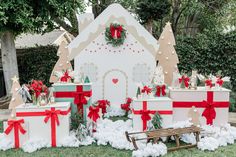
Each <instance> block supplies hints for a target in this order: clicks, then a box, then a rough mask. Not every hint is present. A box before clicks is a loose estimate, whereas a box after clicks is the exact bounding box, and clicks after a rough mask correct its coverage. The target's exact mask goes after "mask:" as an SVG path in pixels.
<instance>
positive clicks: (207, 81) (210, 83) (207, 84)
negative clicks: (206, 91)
mask: <svg viewBox="0 0 236 157" xmlns="http://www.w3.org/2000/svg"><path fill="white" fill-rule="evenodd" d="M205 84H206V86H209V87H210V88H211V87H212V86H213V85H212V80H209V79H208V80H206V81H205Z"/></svg>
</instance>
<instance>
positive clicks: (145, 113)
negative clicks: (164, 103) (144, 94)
mask: <svg viewBox="0 0 236 157" xmlns="http://www.w3.org/2000/svg"><path fill="white" fill-rule="evenodd" d="M132 112H133V113H134V114H140V115H141V119H142V121H143V131H145V130H146V129H147V122H148V121H149V120H151V116H150V114H155V113H156V112H158V113H159V114H160V115H164V114H165V115H168V114H172V113H173V112H172V111H170V110H164V111H163V110H162V111H156V110H148V109H147V101H143V109H142V110H134V109H132Z"/></svg>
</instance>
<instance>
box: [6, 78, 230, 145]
mask: <svg viewBox="0 0 236 157" xmlns="http://www.w3.org/2000/svg"><path fill="white" fill-rule="evenodd" d="M182 80H187V79H183V78H181V79H180V82H181V81H182ZM184 84H185V87H184V88H180V87H178V88H173V87H167V85H166V84H164V81H163V80H162V81H161V82H156V81H154V82H153V84H152V85H151V86H142V87H140V88H139V89H138V92H137V93H138V94H137V96H136V97H135V98H133V101H132V104H131V110H132V114H133V116H132V120H133V128H134V129H135V130H139V131H145V130H147V129H148V123H149V122H150V121H151V120H152V117H153V116H154V115H155V114H156V113H158V114H159V115H160V116H161V118H162V127H163V128H168V127H170V126H171V125H172V123H173V122H176V121H184V120H188V119H189V118H193V117H191V116H189V113H190V111H191V110H192V108H193V107H194V108H195V109H194V110H193V112H194V113H193V114H196V115H197V116H199V117H197V118H198V119H199V124H200V125H206V124H207V125H215V126H220V125H223V124H225V123H227V122H228V109H229V93H230V90H228V89H224V88H218V87H217V88H216V87H211V88H208V87H197V88H194V89H190V88H188V87H187V86H188V83H187V82H184ZM53 89H54V91H53V96H54V98H55V102H54V103H49V104H47V105H44V106H37V105H33V104H22V105H19V106H17V107H16V108H15V115H16V119H9V120H8V121H7V122H4V130H5V134H6V137H7V138H8V139H10V140H11V141H14V146H15V148H19V147H21V146H22V145H23V144H24V143H25V142H27V141H28V140H31V141H34V140H45V141H49V142H50V144H51V146H52V147H56V146H58V145H61V143H62V141H63V139H64V138H65V137H67V136H69V131H70V120H71V119H70V116H71V114H77V113H79V114H81V115H83V120H84V121H88V120H90V121H91V120H92V121H94V122H96V121H97V119H98V118H100V117H102V116H101V110H100V109H98V108H99V107H96V106H92V105H91V104H92V85H91V83H80V84H77V83H68V82H67V83H54V84H53ZM12 101H15V100H12ZM104 101H105V100H104ZM106 102H107V101H106ZM104 113H105V112H104ZM88 117H89V118H88ZM195 118H196V116H195Z"/></svg>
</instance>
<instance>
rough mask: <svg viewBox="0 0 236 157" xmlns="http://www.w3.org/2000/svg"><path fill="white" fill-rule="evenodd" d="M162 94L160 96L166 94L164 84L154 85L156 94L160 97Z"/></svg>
mask: <svg viewBox="0 0 236 157" xmlns="http://www.w3.org/2000/svg"><path fill="white" fill-rule="evenodd" d="M161 94H162V96H165V95H166V86H165V85H162V86H156V96H158V97H160V96H161Z"/></svg>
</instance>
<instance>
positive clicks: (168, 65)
mask: <svg viewBox="0 0 236 157" xmlns="http://www.w3.org/2000/svg"><path fill="white" fill-rule="evenodd" d="M158 42H159V50H158V54H157V59H158V61H159V62H158V65H159V66H162V67H163V71H164V74H165V83H166V84H167V85H171V83H172V78H173V72H174V71H175V69H176V67H177V64H178V63H179V59H178V56H177V54H176V51H175V48H174V46H175V37H174V34H173V31H172V28H171V23H170V22H167V23H166V26H165V28H164V29H163V32H162V33H161V36H160V38H159V41H158Z"/></svg>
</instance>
